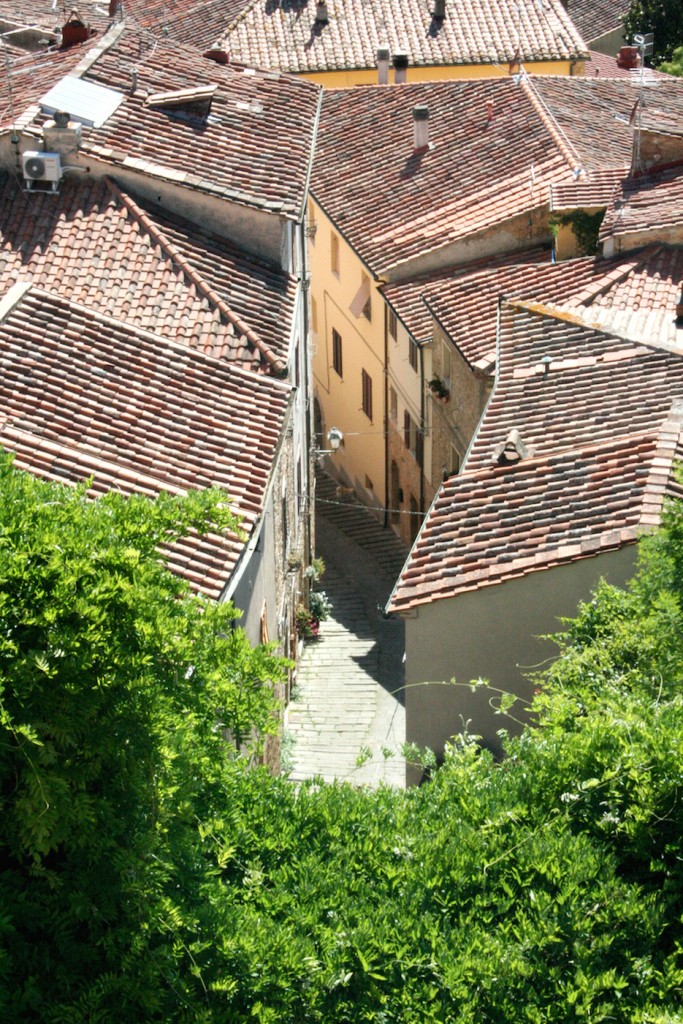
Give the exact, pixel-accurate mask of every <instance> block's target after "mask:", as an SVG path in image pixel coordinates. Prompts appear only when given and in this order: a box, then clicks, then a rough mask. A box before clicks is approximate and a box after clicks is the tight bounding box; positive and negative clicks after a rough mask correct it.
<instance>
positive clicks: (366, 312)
mask: <svg viewBox="0 0 683 1024" xmlns="http://www.w3.org/2000/svg"><path fill="white" fill-rule="evenodd" d="M362 288H363V292H367V295H368V297H367V299H366V301H365V303H364V304H363V309H362V311H361V312H362V314H363V316H364V317H365V319H366V320H370V321H371V320H372V289H371V288H370V278H369V277H368V275H367V274H363V281H362Z"/></svg>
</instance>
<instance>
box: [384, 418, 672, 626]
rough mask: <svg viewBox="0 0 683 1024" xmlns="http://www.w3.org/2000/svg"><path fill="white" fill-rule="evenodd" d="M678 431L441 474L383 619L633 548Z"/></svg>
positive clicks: (661, 488)
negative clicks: (389, 613)
mask: <svg viewBox="0 0 683 1024" xmlns="http://www.w3.org/2000/svg"><path fill="white" fill-rule="evenodd" d="M681 455H683V444H681V442H680V437H679V429H678V427H676V428H675V429H672V430H670V431H667V432H666V433H665V434H664V435H663V436H662V437H658V435H657V434H656V433H651V434H641V435H631V436H630V437H628V438H623V439H622V438H618V439H616V440H610V441H601V442H600V443H598V444H594V445H585V446H582V447H577V448H572V449H567V450H565V451H563V452H561V453H560V454H558V455H554V456H552V457H547V456H546V457H538V458H532V459H529V460H528V461H526V460H525V461H524V462H523V463H521V464H520V465H518V466H516V467H514V468H509V467H508V468H503V467H499V468H495V469H482V470H479V471H478V472H474V473H465V474H463V475H462V476H454V477H451V478H450V480H448V481H447V482H446V483H445V484H443V485H442V487H441V490H440V491H439V495H438V497H437V500H436V502H435V504H434V505H433V506H432V509H431V510H430V512H429V514H428V517H427V519H426V521H425V524H424V526H423V528H422V530H421V532H420V535H419V537H418V540H417V542H416V544H415V547H414V548H413V551H412V552H411V555H410V558H409V560H408V563H407V565H406V567H405V568H404V570H403V573H402V574H401V577H400V580H399V582H398V584H397V588H396V590H395V592H394V595H393V597H392V600H391V604H390V610H391V611H393V612H401V611H408V610H409V609H411V608H415V607H417V606H419V605H421V604H426V603H431V602H432V601H437V600H441V599H443V598H447V597H455V596H457V595H459V594H462V593H465V592H467V591H471V590H478V589H480V588H482V587H486V586H492V585H495V584H500V583H504V582H506V581H507V580H510V579H514V578H515V577H520V576H524V575H526V574H528V573H530V572H535V571H539V570H542V569H551V568H553V567H554V566H557V565H563V564H567V563H569V562H573V561H576V560H577V559H581V558H589V557H591V556H595V555H599V554H602V553H604V552H606V551H611V550H616V549H618V548H620V547H622V546H623V545H624V544H629V543H633V542H635V541H636V540H637V539H638V536H639V535H640V533H641V532H642V531H643V530H644V529H649V528H651V527H652V526H653V525H655V524H656V523H657V522H658V517H659V512H660V510H661V502H662V498H663V496H664V494H665V493H667V492H672V491H673V488H672V487H671V477H670V473H671V468H672V465H673V461H674V459H677V458H680V457H681Z"/></svg>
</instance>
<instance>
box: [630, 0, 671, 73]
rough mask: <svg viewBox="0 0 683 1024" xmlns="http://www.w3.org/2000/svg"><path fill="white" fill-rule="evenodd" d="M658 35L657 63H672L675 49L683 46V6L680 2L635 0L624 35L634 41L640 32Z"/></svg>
mask: <svg viewBox="0 0 683 1024" xmlns="http://www.w3.org/2000/svg"><path fill="white" fill-rule="evenodd" d="M645 32H653V33H654V37H655V38H654V56H653V63H654V64H655V65H657V66H659V65H660V64H661V63H662V61H669V60H671V57H672V55H673V52H674V50H675V49H676V48H677V47H679V46H683V5H682V4H681V3H680V0H631V6H630V7H629V10H628V14H627V15H626V17H625V18H624V35H625V37H626V39H628V40H631V39H632V38H633V36H634V35H635V34H637V33H645Z"/></svg>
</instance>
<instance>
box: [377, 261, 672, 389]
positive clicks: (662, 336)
mask: <svg viewBox="0 0 683 1024" xmlns="http://www.w3.org/2000/svg"><path fill="white" fill-rule="evenodd" d="M682 279H683V248H680V247H676V246H673V247H672V246H665V245H661V246H657V245H653V246H649V247H648V248H646V249H642V250H640V251H639V252H636V253H628V254H627V255H621V256H616V257H613V258H612V259H603V258H602V257H598V256H590V257H585V258H582V259H574V260H566V261H564V262H562V263H550V262H549V260H548V252H547V251H545V250H543V249H537V250H531V251H530V252H528V253H515V254H512V255H510V256H506V257H502V258H500V259H498V260H496V261H478V262H476V263H472V264H467V265H465V266H461V267H456V268H454V269H450V270H447V271H443V272H441V273H438V274H430V275H425V276H423V277H419V278H413V279H412V280H409V281H405V282H400V283H397V284H393V285H391V284H390V285H385V286H384V288H383V291H384V294H385V295H386V297H387V300H388V301H389V302H390V303H391V305H392V307H393V308H394V310H395V311H396V313H397V315H398V316H399V317H400V319H401V320H402V322H403V323H404V325H405V326H406V328H407V330H408V331H410V332H411V333H412V335H413V337H414V338H415V339H416V340H417V341H419V342H425V341H428V340H430V339H431V336H432V315H433V316H435V317H436V318H437V319H438V321H439V323H440V325H441V327H442V328H443V329H444V331H446V333H447V334H448V335H449V337H450V338H451V339H452V341H453V343H454V344H455V345H456V346H457V348H458V349H459V350H460V352H461V353H462V355H463V356H464V358H465V359H466V360H467V362H468V363H469V364H470V366H472V367H474V368H477V369H480V370H483V371H488V372H490V371H491V370H493V367H494V364H495V350H496V325H497V314H498V301H499V297H500V295H501V294H502V295H505V296H506V297H508V298H511V297H516V298H527V299H530V300H531V299H534V300H537V301H541V302H545V303H553V304H554V305H556V306H558V308H560V309H562V310H563V311H564V312H568V313H573V314H576V315H579V316H582V317H584V318H585V319H586V320H587V321H588V322H590V323H591V324H593V325H599V326H601V327H602V328H603V329H605V330H613V331H616V332H618V333H620V334H624V335H625V336H627V337H630V338H632V339H634V340H638V341H644V342H649V341H655V342H657V344H659V345H670V346H674V345H676V344H680V343H682V342H683V339H682V338H681V337H680V333H681V332H680V329H679V328H677V326H676V322H675V315H674V314H675V307H676V303H677V301H678V296H679V294H680V290H681V280H682Z"/></svg>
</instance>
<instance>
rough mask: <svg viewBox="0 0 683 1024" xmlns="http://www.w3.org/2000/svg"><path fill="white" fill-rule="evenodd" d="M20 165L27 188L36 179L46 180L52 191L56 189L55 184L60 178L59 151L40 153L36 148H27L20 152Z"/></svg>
mask: <svg viewBox="0 0 683 1024" xmlns="http://www.w3.org/2000/svg"><path fill="white" fill-rule="evenodd" d="M21 166H22V169H23V171H24V181H25V182H26V184H27V186H28V188H31V186H32V185H34V184H35V183H36V182H38V181H47V182H50V184H51V185H52V191H53V192H55V191H56V190H57V184H58V183H59V182H60V181H61V178H62V161H61V159H60V156H59V153H41V152H40V151H39V150H37V149H36V150H27V151H26V152H25V153H22V156H21Z"/></svg>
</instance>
